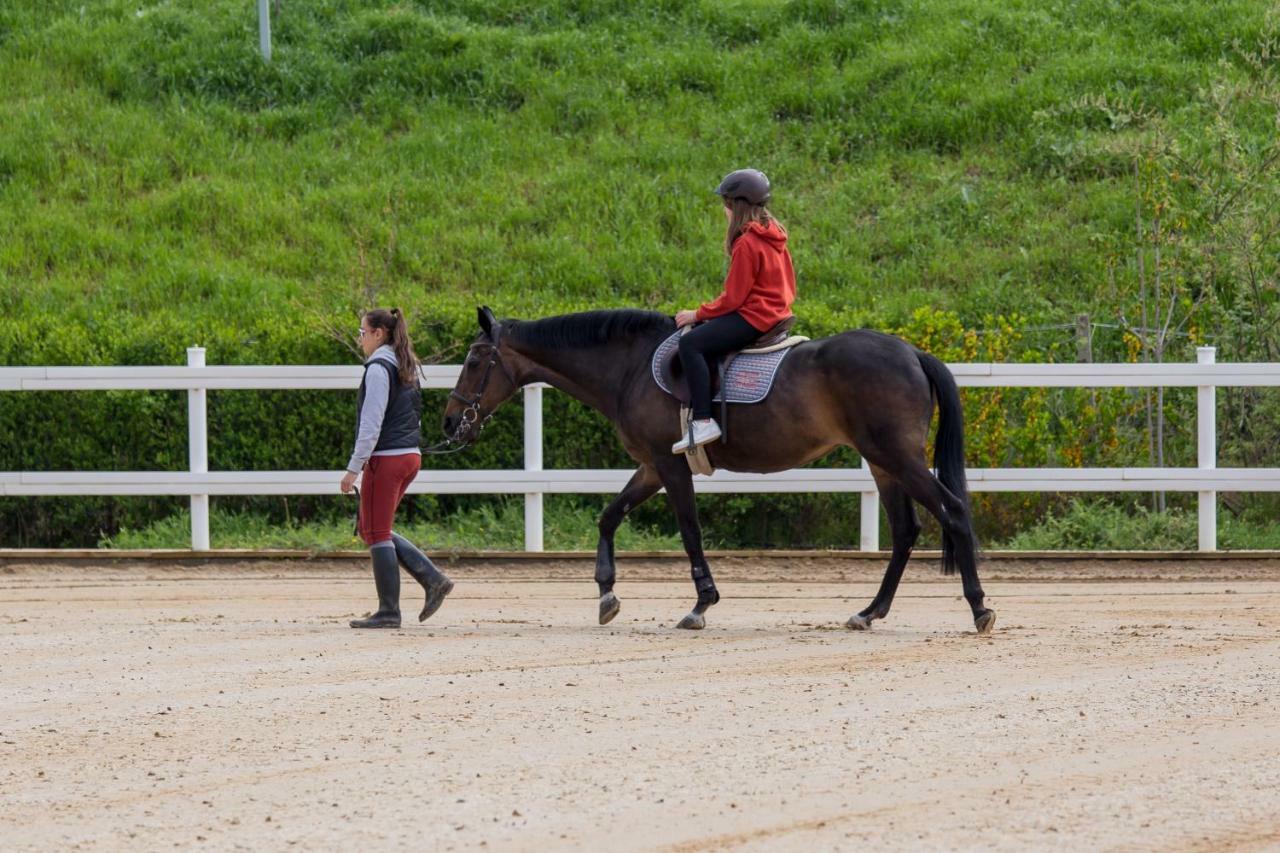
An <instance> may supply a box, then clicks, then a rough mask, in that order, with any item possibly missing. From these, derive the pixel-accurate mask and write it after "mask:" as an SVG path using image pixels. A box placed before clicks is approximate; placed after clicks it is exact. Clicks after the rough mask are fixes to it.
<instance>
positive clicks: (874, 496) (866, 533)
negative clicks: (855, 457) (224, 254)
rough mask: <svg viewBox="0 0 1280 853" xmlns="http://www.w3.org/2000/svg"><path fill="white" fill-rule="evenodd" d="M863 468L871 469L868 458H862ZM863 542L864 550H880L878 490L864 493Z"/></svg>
mask: <svg viewBox="0 0 1280 853" xmlns="http://www.w3.org/2000/svg"><path fill="white" fill-rule="evenodd" d="M862 470H864V471H870V470H871V466H869V465H868V464H867V460H866V459H863V460H862ZM861 539H862V542H861V545H860V546H859V547H860V548H861V549H862V550H863V551H879V550H880V493H879V492H877V491H874V490H873V491H870V492H863V493H862V537H861Z"/></svg>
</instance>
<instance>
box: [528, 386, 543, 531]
mask: <svg viewBox="0 0 1280 853" xmlns="http://www.w3.org/2000/svg"><path fill="white" fill-rule="evenodd" d="M524 470H526V471H541V470H542V388H541V387H539V386H536V385H528V386H526V387H525V389H524ZM524 549H525V550H526V551H541V550H542V493H541V492H530V493H529V494H526V495H525V496H524Z"/></svg>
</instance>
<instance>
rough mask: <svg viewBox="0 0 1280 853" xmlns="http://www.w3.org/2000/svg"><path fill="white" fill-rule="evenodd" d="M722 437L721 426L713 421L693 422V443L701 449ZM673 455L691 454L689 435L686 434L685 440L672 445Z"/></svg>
mask: <svg viewBox="0 0 1280 853" xmlns="http://www.w3.org/2000/svg"><path fill="white" fill-rule="evenodd" d="M719 437H720V425H719V424H717V423H716V422H715V421H713V420H705V421H694V422H693V443H694V444H695V445H698V446H699V447H700V446H702V445H704V444H710V443H711V442H713V441H715V440H716V439H717V438H719ZM671 452H672V453H688V452H689V433H688V432H685V434H684V438H682V439H680V440H679V441H677V442H676V443H675V444H673V445H671Z"/></svg>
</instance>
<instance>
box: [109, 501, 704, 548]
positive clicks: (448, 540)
mask: <svg viewBox="0 0 1280 853" xmlns="http://www.w3.org/2000/svg"><path fill="white" fill-rule="evenodd" d="M547 504H548V505H547V507H546V511H545V514H544V522H545V524H544V528H543V545H544V547H545V548H546V549H547V550H551V551H594V550H595V547H596V541H597V537H598V535H599V534H598V530H597V528H596V520H597V517H598V515H599V513H598V512H597V511H594V510H591V509H588V508H585V507H575V506H570V505H563V504H557V502H555V501H554V500H548V501H547ZM395 529H396V531H397V532H399V533H401V534H403V535H404V536H407V537H408V538H410V539H412V540H413V541H415V542H418V543H420V544H422V546H423V547H425V548H428V549H429V550H434V551H477V550H484V551H522V550H524V504H523V502H522V501H496V502H492V503H486V504H484V505H482V506H479V507H476V508H474V509H470V510H468V511H460V512H455V513H452V514H450V515H447V516H445V517H443V518H442V519H440V520H439V521H409V522H403V523H402V522H400V521H397V523H396V525H395ZM615 541H616V545H617V547H618V549H619V550H623V551H654V550H678V549H680V547H681V546H680V537H679V536H678V535H674V534H663V533H661V532H658V531H657V530H654V529H650V528H646V527H642V526H637V525H635V524H626V525H623V527H622V528H621V529H619V530H618V534H617V538H616V540H615ZM209 544H210V545H211V547H214V548H286V549H302V550H311V551H334V550H342V549H353V548H354V549H361V548H363V547H364V544H363V543H362V542H361V541H360V539H359V538H358V537H357V536H356V535H355V534H354V533H353V531H352V525H351V523H350V522H308V523H299V522H292V521H286V522H279V521H275V520H272V519H269V518H268V517H267V516H264V515H262V514H258V513H252V512H233V511H226V510H221V509H218V508H217V507H215V508H214V509H213V511H212V512H211V513H210V518H209ZM99 546H100V547H104V548H122V549H134V548H138V549H147V548H189V547H191V516H190V514H189V513H187V512H181V513H177V514H174V515H171V516H169V517H167V518H164V519H162V520H160V521H157V522H154V523H152V524H150V525H148V526H147V527H145V528H143V529H140V530H129V529H123V530H121V531H120V532H119V533H117V534H115V535H114V536H110V537H106V538H104V539H103V540H102V541H101V542H99Z"/></svg>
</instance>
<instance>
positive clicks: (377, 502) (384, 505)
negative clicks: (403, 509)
mask: <svg viewBox="0 0 1280 853" xmlns="http://www.w3.org/2000/svg"><path fill="white" fill-rule="evenodd" d="M420 467H422V456H421V455H419V454H417V453H405V454H403V455H400V456H370V457H369V461H368V462H367V463H366V464H365V466H364V477H363V478H362V479H361V482H360V538H361V539H363V540H364V544H366V545H374V544H376V543H378V542H389V541H391V525H392V522H393V521H394V519H395V515H396V507H398V506H399V505H400V499H401V498H403V497H404V493H405V492H406V491H407V490H408V488H409V484H410V483H412V482H413V478H414V477H416V476H418V469H419V468H420Z"/></svg>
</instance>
